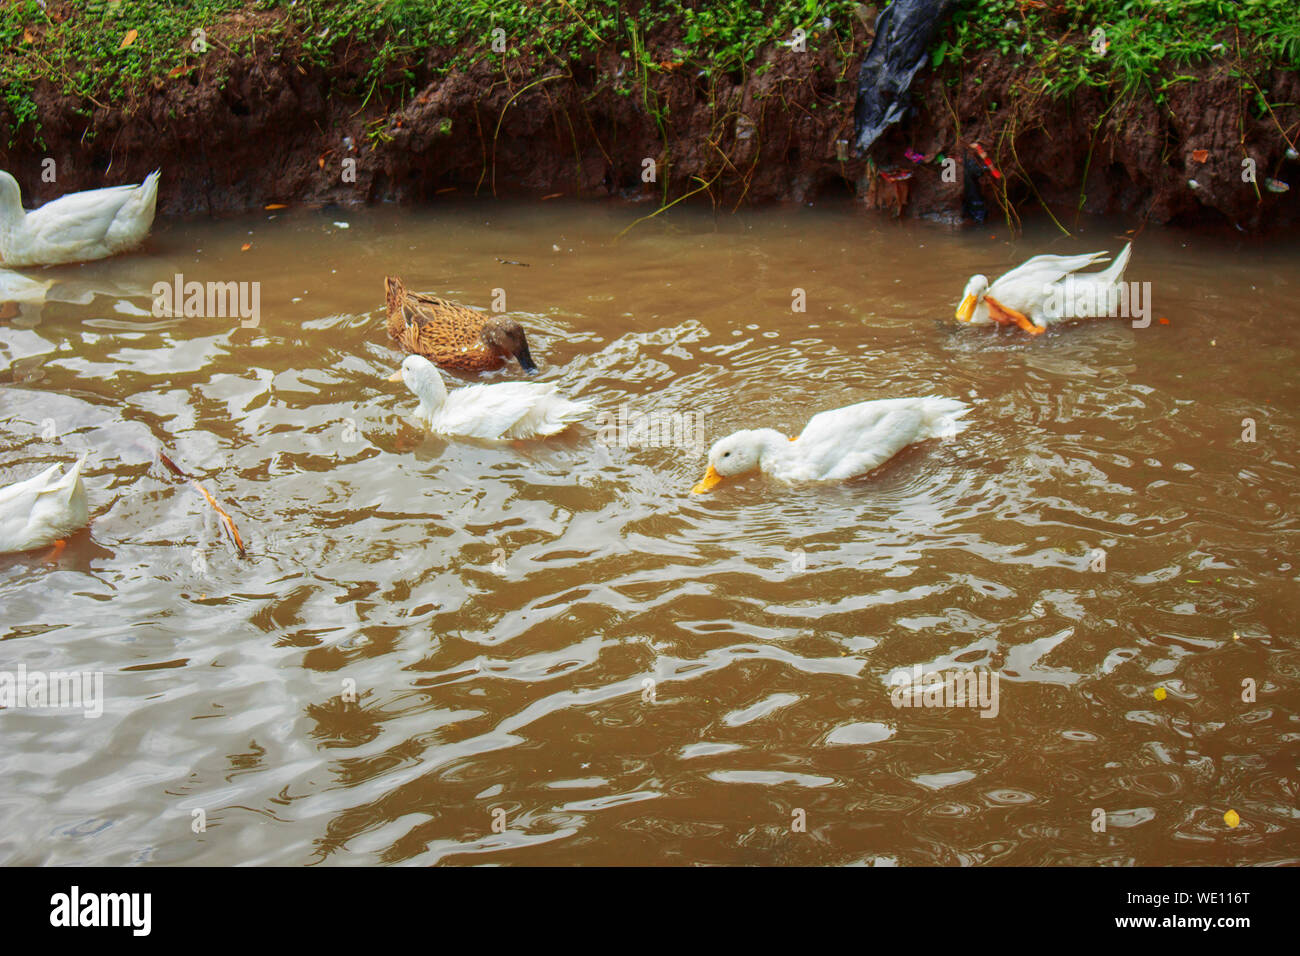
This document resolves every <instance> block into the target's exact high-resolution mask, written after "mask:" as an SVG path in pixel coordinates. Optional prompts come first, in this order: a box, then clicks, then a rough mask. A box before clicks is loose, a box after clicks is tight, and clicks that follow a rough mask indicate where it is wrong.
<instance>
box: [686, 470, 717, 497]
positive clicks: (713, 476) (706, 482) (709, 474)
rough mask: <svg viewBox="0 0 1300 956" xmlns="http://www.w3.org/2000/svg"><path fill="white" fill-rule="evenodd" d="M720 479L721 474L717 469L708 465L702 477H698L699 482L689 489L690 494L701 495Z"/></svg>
mask: <svg viewBox="0 0 1300 956" xmlns="http://www.w3.org/2000/svg"><path fill="white" fill-rule="evenodd" d="M721 480H722V476H721V475H720V474H718V470H717V469H716V468H714V467H713V466H712V465H709V470H708V471H706V472H705V473H704V477H703V478H701V479H700V482H699V484H697V485H696V486H695V487H694V488H692V489H691V494H693V495H702V494H704V493H705V492H706V491H708V490H709V489H711V488H713V487H714V486H715V485H716V484H717V483H718V482H720V481H721Z"/></svg>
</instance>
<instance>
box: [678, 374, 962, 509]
mask: <svg viewBox="0 0 1300 956" xmlns="http://www.w3.org/2000/svg"><path fill="white" fill-rule="evenodd" d="M968 411H970V406H968V405H966V404H965V403H963V402H959V401H957V400H956V399H953V398H938V397H935V396H933V395H932V396H928V397H926V398H884V399H880V400H878V401H874V402H859V403H858V404H856V405H848V406H846V407H844V408H837V409H834V410H833V411H828V412H819V413H818V414H816V415H814V416H813V417H812V418H810V419H809V420H808V424H807V425H805V426H804V429H803V431H802V432H801V433H800V434H799V435H798V436H796V437H794V438H787V437H786V436H785V435H783V434H781V432H779V431H777V430H776V429H773V428H755V429H746V430H745V431H739V432H735V433H734V434H731V435H728V436H727V437H726V438H721V439H719V440H718V441H716V442H715V443H714V445H713V447H712V448H710V449H709V468H708V471H706V472H705V473H704V477H703V478H701V479H700V481H699V483H698V484H697V485H696V486H695V487H694V488H692V489H691V493H692V494H697V495H698V494H703V493H704V492H706V491H709V490H711V489H712V488H714V487H716V486H717V485H718V484H719V483H721V482H722V481H723V480H724V479H727V478H731V477H734V476H736V475H743V474H745V473H747V472H751V471H761V472H762V473H763V474H765V475H769V476H771V477H773V478H776V479H779V480H780V481H786V482H795V481H842V480H844V479H846V478H853V477H855V476H857V475H865V474H866V473H867V472H869V471H872V470H874V469H875V468H878V467H879V466H881V465H883V464H884V463H885V462H887V461H888V460H889V459H891V458H893V457H894V456H895V455H897V454H898V453H899V452H900V451H902V450H903V449H904V448H906V447H907V446H908V445H911V444H912V443H914V442H918V441H924V440H925V439H927V438H939V437H947V436H949V435H955V434H957V433H958V432H959V431H961V430H962V429H963V428H964V427H965V425H966V423H965V422H962V421H958V419H960V418H961V416H963V415H965V414H966V413H967V412H968Z"/></svg>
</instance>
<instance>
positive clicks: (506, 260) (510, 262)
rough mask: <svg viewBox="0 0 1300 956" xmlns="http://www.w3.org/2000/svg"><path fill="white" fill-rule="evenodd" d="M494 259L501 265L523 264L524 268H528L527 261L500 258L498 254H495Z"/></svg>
mask: <svg viewBox="0 0 1300 956" xmlns="http://www.w3.org/2000/svg"><path fill="white" fill-rule="evenodd" d="M496 260H497V262H499V263H501V264H502V265H503V266H523V267H524V268H525V269H526V268H528V263H527V262H520V261H519V260H518V259H502V258H501V257H500V256H497V257H496Z"/></svg>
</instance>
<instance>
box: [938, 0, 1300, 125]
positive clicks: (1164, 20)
mask: <svg viewBox="0 0 1300 956" xmlns="http://www.w3.org/2000/svg"><path fill="white" fill-rule="evenodd" d="M1098 29H1100V30H1102V31H1103V32H1104V36H1105V41H1106V47H1105V52H1104V53H1098V52H1097V50H1096V48H1095V46H1094V42H1093V37H1094V31H1095V30H1098ZM986 51H996V52H997V53H999V54H1000V55H1002V56H1004V57H1008V58H1010V59H1012V60H1013V61H1014V62H1017V63H1021V64H1023V69H1024V73H1025V76H1026V80H1027V82H1031V83H1033V84H1036V85H1037V86H1038V87H1039V89H1041V90H1042V91H1043V92H1045V93H1047V94H1048V95H1049V96H1050V97H1052V98H1064V97H1067V96H1069V95H1070V94H1072V93H1074V92H1075V91H1076V90H1077V89H1079V88H1080V87H1085V86H1091V87H1107V88H1112V89H1114V90H1115V91H1116V92H1117V93H1118V94H1119V95H1121V96H1123V95H1131V94H1133V93H1135V92H1138V91H1140V90H1143V89H1145V90H1146V91H1148V92H1149V93H1150V95H1151V96H1152V98H1153V99H1154V100H1155V101H1156V102H1158V103H1159V102H1163V101H1164V93H1165V90H1166V89H1167V88H1168V87H1169V86H1170V85H1172V84H1173V83H1177V82H1186V81H1188V80H1190V79H1191V77H1190V76H1189V75H1188V74H1187V73H1186V72H1185V71H1186V69H1187V68H1188V67H1193V66H1197V65H1202V64H1211V63H1214V62H1216V61H1218V62H1222V63H1225V64H1228V65H1229V66H1235V65H1236V64H1237V63H1239V62H1240V61H1243V60H1245V61H1250V62H1252V63H1254V64H1256V65H1257V66H1260V67H1268V66H1280V67H1285V68H1289V69H1297V68H1300V3H1297V0H1048V3H1047V5H1046V6H1044V7H1041V8H1035V7H1028V8H1023V9H1022V7H1021V6H1020V4H1019V3H1018V2H1016V0H958V6H957V9H956V10H955V12H954V13H953V16H952V20H951V23H950V25H949V26H948V27H947V28H945V30H944V31H943V34H942V36H941V39H940V41H939V42H938V43H937V44H936V45H935V47H934V49H933V50H932V53H931V61H932V63H933V64H934V65H935V66H939V67H943V66H949V67H952V68H958V67H959V66H960V64H961V63H962V62H963V61H965V60H967V59H969V58H971V57H973V56H975V55H978V54H979V53H982V52H986Z"/></svg>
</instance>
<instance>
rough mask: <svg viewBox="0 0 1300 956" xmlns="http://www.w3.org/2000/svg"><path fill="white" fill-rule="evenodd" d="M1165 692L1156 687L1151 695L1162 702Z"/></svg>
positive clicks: (1161, 688)
mask: <svg viewBox="0 0 1300 956" xmlns="http://www.w3.org/2000/svg"><path fill="white" fill-rule="evenodd" d="M1165 695H1166V691H1165V689H1164V688H1163V687H1157V688H1156V689H1155V690H1154V691H1153V692H1152V694H1151V696H1152V697H1154V698H1155V699H1156V700H1164V699H1165Z"/></svg>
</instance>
